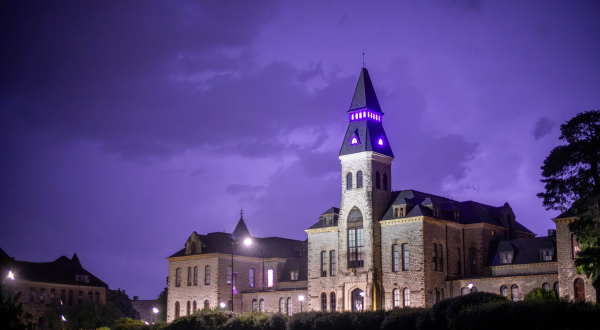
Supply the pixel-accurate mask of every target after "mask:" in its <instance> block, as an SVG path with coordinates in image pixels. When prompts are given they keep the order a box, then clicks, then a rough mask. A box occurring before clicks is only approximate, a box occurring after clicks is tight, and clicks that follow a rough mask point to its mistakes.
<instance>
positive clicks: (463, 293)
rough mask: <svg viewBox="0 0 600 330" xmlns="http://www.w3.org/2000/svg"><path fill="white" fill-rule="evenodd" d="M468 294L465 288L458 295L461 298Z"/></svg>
mask: <svg viewBox="0 0 600 330" xmlns="http://www.w3.org/2000/svg"><path fill="white" fill-rule="evenodd" d="M468 294H469V289H467V288H462V289H460V295H461V296H466V295H468Z"/></svg>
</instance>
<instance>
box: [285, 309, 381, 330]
mask: <svg viewBox="0 0 600 330" xmlns="http://www.w3.org/2000/svg"><path fill="white" fill-rule="evenodd" d="M388 314H389V312H386V311H382V310H379V311H365V312H362V313H352V312H341V313H338V312H333V313H328V312H307V313H298V314H294V315H293V316H291V317H290V319H289V321H288V327H287V330H349V329H355V330H371V329H377V330H379V329H380V328H381V324H382V323H383V321H384V320H385V318H386V316H387V315H388Z"/></svg>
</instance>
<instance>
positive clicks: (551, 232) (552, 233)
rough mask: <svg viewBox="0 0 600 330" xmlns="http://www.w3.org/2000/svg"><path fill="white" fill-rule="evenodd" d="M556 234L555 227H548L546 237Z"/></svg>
mask: <svg viewBox="0 0 600 330" xmlns="http://www.w3.org/2000/svg"><path fill="white" fill-rule="evenodd" d="M552 236H556V229H548V237H552Z"/></svg>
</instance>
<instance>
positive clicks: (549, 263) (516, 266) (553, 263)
mask: <svg viewBox="0 0 600 330" xmlns="http://www.w3.org/2000/svg"><path fill="white" fill-rule="evenodd" d="M544 266H556V267H558V262H557V261H546V262H536V263H532V264H507V265H496V266H490V268H494V269H519V268H532V267H544Z"/></svg>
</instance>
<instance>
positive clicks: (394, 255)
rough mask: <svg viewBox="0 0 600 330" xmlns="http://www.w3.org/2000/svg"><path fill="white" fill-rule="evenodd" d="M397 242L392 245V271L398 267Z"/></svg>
mask: <svg viewBox="0 0 600 330" xmlns="http://www.w3.org/2000/svg"><path fill="white" fill-rule="evenodd" d="M398 254H399V252H398V244H394V245H392V271H393V272H397V271H398V269H399V268H400V262H399V261H400V256H399V255H398Z"/></svg>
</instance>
